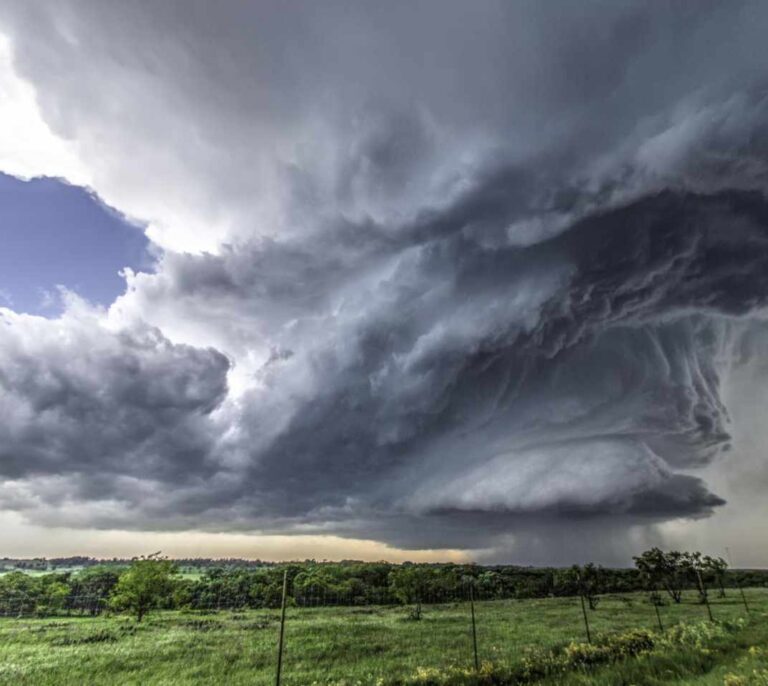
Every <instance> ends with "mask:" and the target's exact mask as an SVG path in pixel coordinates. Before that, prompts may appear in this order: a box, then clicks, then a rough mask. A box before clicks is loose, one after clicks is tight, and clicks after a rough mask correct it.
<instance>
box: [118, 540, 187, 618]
mask: <svg viewBox="0 0 768 686" xmlns="http://www.w3.org/2000/svg"><path fill="white" fill-rule="evenodd" d="M177 574H178V569H177V567H176V565H175V564H174V563H173V562H172V561H171V560H168V559H166V558H163V557H160V553H154V554H153V555H149V556H147V557H140V558H135V559H134V560H133V562H131V566H130V567H129V568H128V569H127V570H126V571H125V572H123V573H122V574H121V575H120V579H119V580H118V582H117V585H116V586H115V588H114V591H113V592H112V599H111V604H112V606H113V607H114V608H116V609H119V610H127V611H129V612H131V613H132V614H134V615H135V616H136V621H137V622H140V621H141V620H142V619H143V618H144V615H146V614H147V612H149V611H150V610H151V609H153V608H156V607H158V606H159V605H160V604H161V603H162V602H163V601H164V600H167V599H168V598H169V597H171V596H172V594H173V591H174V587H175V583H176V575H177Z"/></svg>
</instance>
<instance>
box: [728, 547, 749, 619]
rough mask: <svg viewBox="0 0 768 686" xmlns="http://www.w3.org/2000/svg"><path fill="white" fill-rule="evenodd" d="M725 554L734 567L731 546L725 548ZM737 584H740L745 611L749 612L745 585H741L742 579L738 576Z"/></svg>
mask: <svg viewBox="0 0 768 686" xmlns="http://www.w3.org/2000/svg"><path fill="white" fill-rule="evenodd" d="M725 554H726V556H727V557H728V564H729V565H730V567H731V569H733V561H732V560H731V550H730V548H726V549H725ZM736 586H738V588H739V593H741V602H742V603H744V611H745V612H746V613H747V614H749V605H747V596H745V595H744V587H743V586H742V585H741V581H739V578H738V577H736Z"/></svg>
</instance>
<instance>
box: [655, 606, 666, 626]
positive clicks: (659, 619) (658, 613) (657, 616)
mask: <svg viewBox="0 0 768 686" xmlns="http://www.w3.org/2000/svg"><path fill="white" fill-rule="evenodd" d="M653 609H654V610H656V619H657V620H658V622H659V631H664V625H663V624H662V623H661V612H659V606H658V604H657V603H653Z"/></svg>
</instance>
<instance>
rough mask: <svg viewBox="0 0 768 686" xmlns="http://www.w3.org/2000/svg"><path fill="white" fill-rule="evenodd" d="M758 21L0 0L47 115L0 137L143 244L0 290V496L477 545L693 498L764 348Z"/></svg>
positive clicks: (164, 516)
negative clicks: (15, 306) (86, 291)
mask: <svg viewBox="0 0 768 686" xmlns="http://www.w3.org/2000/svg"><path fill="white" fill-rule="evenodd" d="M766 20H768V7H766V5H765V4H764V3H761V2H747V1H744V2H734V3H714V2H712V3H709V2H701V3H653V4H649V3H644V2H628V1H627V2H616V1H615V0H614V1H611V2H598V1H591V2H585V3H572V2H565V1H563V2H548V3H540V2H516V3H508V2H498V3H496V2H491V1H489V2H484V3H482V4H480V5H478V4H476V3H470V2H454V1H448V2H445V1H443V0H441V1H439V2H438V1H437V0H435V1H417V2H408V3H405V2H403V3H401V2H391V3H379V2H342V1H335V0H334V1H329V2H322V3H318V2H295V3H290V4H286V3H280V2H274V3H272V2H259V3H239V2H224V3H206V2H188V1H187V0H185V1H183V2H182V1H181V0H162V1H161V2H149V1H146V2H132V3H120V2H104V1H103V0H60V1H59V2H57V3H54V4H52V3H48V2H41V1H38V0H25V1H24V2H21V1H19V2H14V1H13V0H10V1H8V0H6V2H3V3H0V33H2V34H4V36H5V38H6V40H7V41H8V45H9V49H10V51H11V54H12V57H13V62H12V65H13V66H12V71H13V75H14V78H17V79H19V80H20V82H23V83H24V84H27V85H28V86H30V87H31V88H33V90H34V93H35V96H36V99H37V107H38V108H39V116H40V118H41V120H42V122H43V123H44V124H45V126H46V127H47V131H48V133H47V135H50V136H51V139H52V140H55V145H54V144H53V143H51V144H50V145H49V146H47V147H44V149H36V150H34V151H30V152H29V154H28V155H27V156H26V157H25V159H24V160H23V164H22V163H21V162H20V161H19V158H18V150H17V149H14V153H13V154H14V157H13V161H14V164H15V165H16V167H18V168H23V169H24V170H25V172H24V174H26V175H28V176H29V175H35V174H58V175H60V176H62V177H64V178H68V179H69V180H70V181H72V182H74V183H83V184H87V185H88V186H89V187H90V188H92V190H93V191H94V192H95V193H96V194H98V196H99V197H100V198H101V199H102V200H103V201H104V202H106V203H108V204H109V205H111V206H112V207H114V208H116V209H117V210H119V211H120V212H122V213H123V214H124V215H126V216H127V217H130V218H133V219H136V220H137V221H140V222H142V224H143V225H145V226H146V231H147V235H148V237H149V239H150V240H151V241H152V242H153V244H154V250H155V254H156V255H157V262H156V265H155V268H154V270H153V271H150V272H141V273H134V272H132V271H130V270H128V271H126V274H125V277H126V291H125V293H124V295H122V296H121V297H119V298H118V299H117V300H116V301H115V302H114V303H113V304H112V305H111V306H110V307H109V308H107V309H101V308H98V307H95V306H92V305H89V304H88V303H86V302H84V301H83V300H82V299H80V298H78V297H77V296H76V295H75V294H68V295H67V303H68V304H67V307H66V309H65V312H64V314H63V315H62V316H61V317H59V318H56V319H42V318H39V317H31V316H26V315H20V314H17V313H15V312H13V311H12V310H8V309H6V310H0V391H1V394H0V411H1V412H2V423H0V478H2V482H1V483H0V507H2V508H3V509H6V510H14V511H18V512H21V513H23V514H24V516H26V517H27V518H29V519H30V520H31V521H36V522H42V523H56V522H58V523H62V522H64V523H68V524H71V525H75V526H90V527H123V528H137V529H150V530H170V529H185V528H197V529H201V528H203V529H210V530H217V531H229V530H244V531H260V532H281V533H285V532H302V533H308V532H310V533H315V532H321V533H334V534H340V535H343V536H349V537H358V538H369V539H371V538H372V539H376V540H381V541H385V542H388V543H392V544H394V545H397V546H401V547H408V548H429V547H433V548H439V547H445V548H470V549H481V548H482V549H492V550H493V549H501V548H503V547H504V546H505V545H506V544H507V542H508V541H509V537H510V536H518V537H520V540H524V538H525V536H529V535H530V536H533V535H534V534H532V533H531V532H537V533H536V534H535V536H538V535H539V533H540V532H542V531H543V532H545V533H544V534H542V535H544V536H546V535H548V534H546V532H551V531H555V530H556V531H558V532H559V534H558V535H562V532H563V531H568V530H574V531H575V530H577V529H578V530H579V531H585V530H587V529H589V530H590V531H593V530H597V531H599V530H600V528H601V527H604V528H605V530H606V531H608V530H610V531H611V532H614V533H615V531H616V530H617V528H618V529H619V530H623V529H626V530H628V529H629V528H630V527H636V526H638V525H648V526H651V525H657V524H660V523H663V522H668V521H673V520H677V519H680V518H702V517H707V516H712V515H713V513H716V512H717V511H718V510H719V509H720V508H721V507H722V506H723V505H724V504H725V502H726V501H725V499H724V498H723V496H722V494H720V493H719V492H718V490H717V488H714V487H713V486H712V484H710V483H709V482H708V480H707V476H706V475H707V474H708V473H709V472H708V470H712V469H714V470H715V471H717V470H723V469H737V467H733V466H730V467H729V466H728V465H738V464H739V460H742V464H743V463H745V462H744V461H745V460H746V461H747V462H750V460H752V458H749V459H747V457H745V456H744V455H742V454H741V453H740V451H739V449H738V445H739V439H740V437H739V435H737V433H735V432H734V425H735V424H739V422H737V421H735V417H733V416H732V415H733V411H732V409H731V407H730V406H729V404H730V401H731V400H732V401H733V403H732V404H733V405H734V406H735V407H738V406H739V405H740V403H742V402H743V401H740V400H739V398H740V397H741V396H740V392H739V388H741V387H744V384H743V383H742V382H739V379H743V378H744V377H745V376H749V375H750V374H751V375H752V376H755V375H757V376H759V377H760V378H762V377H761V376H760V375H761V374H763V373H764V371H763V366H764V365H763V364H762V363H761V360H762V359H763V358H764V356H765V354H766V352H768V350H766V345H765V323H764V322H765V312H766V304H768V199H766V196H765V193H766V190H768V187H767V183H768V125H767V124H766V122H768V116H767V115H768V89H766V85H765V84H766V77H768V73H767V72H766V64H768V60H767V59H766V58H768V54H767V53H768V48H766V47H765V40H764V36H763V32H762V27H764V26H765V22H766ZM11 143H12V134H11V133H9V132H7V131H6V132H4V133H3V134H0V169H2V165H3V160H10V159H11V157H10V153H9V152H8V151H9V150H11ZM62 149H66V155H67V157H66V159H67V162H66V164H64V163H60V162H59V160H61V159H63V157H62V153H61V150H62ZM46 150H50V154H47V153H46ZM72 160H75V161H74V162H73V161H72ZM57 164H58V165H59V166H58V167H57ZM6 166H7V167H9V168H8V171H10V172H11V173H14V169H11V168H10V163H6ZM73 169H76V170H77V171H76V172H73V171H72V170H73ZM17 173H18V172H17ZM137 230H138V229H137ZM726 387H727V389H728V393H726V392H725V389H726ZM742 395H743V394H742ZM741 426H742V428H743V424H742V425H741ZM753 428H754V427H753ZM744 430H745V431H747V432H748V431H750V430H751V429H750V428H749V426H748V427H747V428H746V429H744ZM731 448H732V449H731ZM745 454H746V453H745ZM752 462H753V461H752ZM752 462H750V464H752ZM737 470H738V469H737ZM715 516H716V515H715ZM491 554H493V553H491ZM551 557H555V558H556V557H557V555H556V554H553V555H551ZM564 561H565V560H564Z"/></svg>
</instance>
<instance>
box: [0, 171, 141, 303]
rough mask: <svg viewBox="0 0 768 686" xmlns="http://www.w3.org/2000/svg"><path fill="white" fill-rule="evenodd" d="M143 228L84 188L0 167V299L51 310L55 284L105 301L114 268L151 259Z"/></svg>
mask: <svg viewBox="0 0 768 686" xmlns="http://www.w3.org/2000/svg"><path fill="white" fill-rule="evenodd" d="M147 245H148V243H147V239H146V238H145V236H144V233H143V232H142V230H141V229H140V228H138V227H136V226H134V225H131V224H129V223H128V222H127V221H126V220H125V219H124V218H122V217H121V216H120V215H119V214H118V213H117V212H115V211H113V210H111V209H109V208H108V207H105V206H104V205H103V204H102V203H101V202H100V201H99V200H98V199H97V198H95V197H94V196H93V195H92V194H91V193H89V192H88V191H87V190H85V189H84V188H80V187H77V186H71V185H69V184H67V183H66V182H64V181H61V180H59V179H52V178H40V179H32V180H31V181H22V180H20V179H17V178H15V177H13V176H8V175H6V174H0V306H4V307H11V308H12V309H14V310H16V311H17V312H28V313H32V314H44V315H54V314H56V313H58V312H59V311H60V301H59V298H58V297H57V286H59V285H61V286H65V287H67V288H68V289H70V290H73V291H75V292H76V293H78V294H79V295H81V296H83V297H84V298H86V299H87V300H89V301H91V302H94V303H99V304H102V305H109V304H110V303H111V302H112V301H113V300H114V299H115V297H117V296H118V295H120V294H121V293H122V292H123V291H124V290H125V283H124V281H123V278H122V277H121V276H120V275H119V271H120V270H121V269H122V268H124V267H131V268H132V269H135V270H139V269H144V270H146V269H147V268H148V267H150V266H151V258H150V255H149V253H148V252H147Z"/></svg>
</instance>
